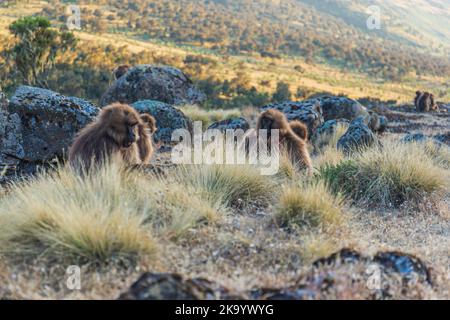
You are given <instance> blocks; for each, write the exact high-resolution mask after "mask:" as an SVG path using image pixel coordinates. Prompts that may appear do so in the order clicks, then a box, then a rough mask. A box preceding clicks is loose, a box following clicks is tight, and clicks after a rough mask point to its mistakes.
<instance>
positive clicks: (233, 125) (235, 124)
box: [208, 118, 250, 132]
mask: <svg viewBox="0 0 450 320" xmlns="http://www.w3.org/2000/svg"><path fill="white" fill-rule="evenodd" d="M209 129H217V130H220V131H221V132H226V130H228V129H231V130H238V129H241V130H243V131H244V132H245V131H247V130H248V129H250V125H249V123H248V122H247V120H245V119H244V118H231V119H226V120H221V121H218V122H214V123H213V124H211V125H210V126H209V127H208V130H209Z"/></svg>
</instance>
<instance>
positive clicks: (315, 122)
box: [261, 100, 323, 137]
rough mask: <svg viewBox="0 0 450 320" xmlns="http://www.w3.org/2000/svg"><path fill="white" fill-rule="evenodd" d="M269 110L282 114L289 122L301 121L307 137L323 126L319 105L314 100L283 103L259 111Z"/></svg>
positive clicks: (269, 105) (270, 105) (267, 106)
mask: <svg viewBox="0 0 450 320" xmlns="http://www.w3.org/2000/svg"><path fill="white" fill-rule="evenodd" d="M269 109H277V110H279V111H281V112H283V113H284V114H285V115H286V118H287V119H288V120H289V121H292V120H300V121H302V122H303V123H304V124H305V125H306V126H307V127H308V136H309V137H311V136H312V135H313V134H314V132H315V131H316V129H317V128H318V127H320V126H321V125H322V124H323V116H322V109H321V108H320V104H319V103H317V101H314V100H308V101H304V102H293V101H285V102H281V103H273V104H268V105H266V106H263V107H261V111H266V110H269Z"/></svg>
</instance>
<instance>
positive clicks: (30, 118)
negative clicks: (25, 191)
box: [8, 86, 99, 162]
mask: <svg viewBox="0 0 450 320" xmlns="http://www.w3.org/2000/svg"><path fill="white" fill-rule="evenodd" d="M8 110H9V113H10V114H11V115H12V116H13V117H18V118H19V119H17V121H15V122H14V128H15V129H16V131H21V136H22V137H21V138H20V137H19V136H17V138H15V142H19V144H20V145H21V147H19V146H16V147H15V148H16V150H20V149H21V148H22V149H23V152H20V156H18V157H19V158H20V160H23V161H25V162H43V161H49V160H52V159H54V158H55V157H60V156H63V153H64V151H67V148H68V146H69V145H70V144H71V143H72V139H73V137H74V136H75V134H76V133H77V132H78V131H79V130H80V129H81V128H83V127H84V126H85V125H86V124H88V123H89V122H90V121H92V120H93V119H94V117H95V116H96V115H97V114H98V112H99V109H98V108H97V107H96V106H94V105H93V104H91V103H89V102H87V101H85V100H82V99H79V98H75V97H66V96H63V95H60V94H59V93H56V92H53V91H50V90H46V89H41V88H34V87H28V86H20V87H19V88H18V89H17V90H16V92H15V93H14V96H13V97H12V98H11V101H10V103H9V106H8ZM14 114H16V116H14ZM19 123H21V127H20V129H19ZM15 142H14V143H15Z"/></svg>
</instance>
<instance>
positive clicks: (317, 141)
mask: <svg viewBox="0 0 450 320" xmlns="http://www.w3.org/2000/svg"><path fill="white" fill-rule="evenodd" d="M338 126H340V127H343V128H346V129H348V127H349V126H350V121H348V120H347V119H335V120H328V121H325V123H324V124H323V125H321V126H320V127H319V128H317V130H316V131H315V132H314V135H313V136H312V137H311V142H312V143H313V145H314V147H315V148H318V149H321V148H322V147H324V146H325V145H327V144H328V138H329V137H331V135H333V134H334V133H335V132H336V129H337V128H338Z"/></svg>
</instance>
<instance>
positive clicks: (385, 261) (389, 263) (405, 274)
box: [313, 248, 432, 285]
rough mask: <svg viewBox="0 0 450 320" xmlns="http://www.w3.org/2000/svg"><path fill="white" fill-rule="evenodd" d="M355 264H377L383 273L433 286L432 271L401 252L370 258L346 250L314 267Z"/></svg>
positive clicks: (417, 260)
mask: <svg viewBox="0 0 450 320" xmlns="http://www.w3.org/2000/svg"><path fill="white" fill-rule="evenodd" d="M355 263H363V264H367V265H370V264H377V265H378V266H379V267H380V268H381V269H382V271H383V272H385V273H387V274H389V275H393V274H397V275H400V276H401V277H402V278H403V279H404V280H408V281H411V280H414V281H416V280H419V281H421V282H423V283H426V284H429V285H431V284H432V279H431V275H430V270H429V269H428V268H427V266H426V265H425V263H424V262H423V261H422V260H420V259H419V258H417V257H415V256H413V255H411V254H407V253H403V252H399V251H383V252H378V253H377V254H375V256H374V257H369V256H365V255H363V254H361V253H360V252H358V251H356V250H353V249H349V248H344V249H341V250H340V251H338V252H336V253H333V254H331V255H330V256H328V257H326V258H320V259H318V260H316V261H315V262H314V263H313V266H314V267H315V268H320V267H322V266H336V265H346V264H355Z"/></svg>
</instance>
